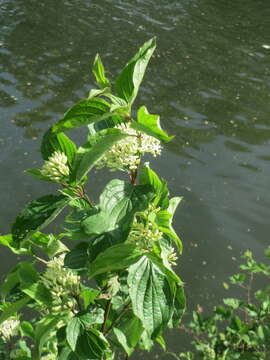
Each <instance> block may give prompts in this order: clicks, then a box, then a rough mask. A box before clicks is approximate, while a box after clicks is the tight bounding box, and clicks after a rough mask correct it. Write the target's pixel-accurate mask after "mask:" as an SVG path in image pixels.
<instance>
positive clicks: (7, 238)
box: [0, 234, 29, 255]
mask: <svg viewBox="0 0 270 360" xmlns="http://www.w3.org/2000/svg"><path fill="white" fill-rule="evenodd" d="M0 244H1V245H3V246H7V247H8V248H9V249H10V250H11V251H12V252H13V253H14V254H18V255H25V254H29V247H28V245H29V244H25V247H22V246H21V247H20V248H19V249H17V248H16V247H15V245H16V244H14V241H13V236H12V234H7V235H3V236H0Z"/></svg>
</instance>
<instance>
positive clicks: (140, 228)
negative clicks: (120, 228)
mask: <svg viewBox="0 0 270 360" xmlns="http://www.w3.org/2000/svg"><path fill="white" fill-rule="evenodd" d="M161 237H162V232H161V231H159V230H158V229H157V228H156V227H154V226H153V224H152V223H151V222H149V223H148V225H147V227H146V226H145V225H144V224H143V223H141V222H138V221H137V219H135V220H134V222H133V224H132V228H131V231H130V233H129V236H128V241H131V242H135V243H136V244H138V245H139V244H144V245H146V246H147V247H148V246H149V245H151V244H152V243H154V242H155V241H158V240H160V238H161Z"/></svg>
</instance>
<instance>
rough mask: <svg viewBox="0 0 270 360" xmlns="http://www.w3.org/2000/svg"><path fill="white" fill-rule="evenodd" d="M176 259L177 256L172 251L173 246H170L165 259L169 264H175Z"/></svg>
mask: <svg viewBox="0 0 270 360" xmlns="http://www.w3.org/2000/svg"><path fill="white" fill-rule="evenodd" d="M177 259H178V256H177V255H176V252H175V251H174V248H171V249H170V251H169V252H168V253H167V260H168V262H169V264H170V265H174V266H175V265H177V262H176V261H177Z"/></svg>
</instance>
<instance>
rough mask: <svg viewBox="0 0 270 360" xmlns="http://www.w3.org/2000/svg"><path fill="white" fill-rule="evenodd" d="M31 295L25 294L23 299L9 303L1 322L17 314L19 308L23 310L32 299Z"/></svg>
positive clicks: (0, 316) (0, 319)
mask: <svg viewBox="0 0 270 360" xmlns="http://www.w3.org/2000/svg"><path fill="white" fill-rule="evenodd" d="M30 300H31V299H30V297H28V296H25V297H23V298H22V299H20V300H18V301H15V302H13V303H12V304H10V305H8V306H7V307H6V308H5V310H4V311H3V312H2V313H1V315H0V324H2V322H4V321H5V320H7V319H8V318H9V317H10V316H12V315H14V314H16V313H17V312H18V311H19V310H21V309H22V308H23V307H24V306H25V305H26V304H27V303H29V301H30Z"/></svg>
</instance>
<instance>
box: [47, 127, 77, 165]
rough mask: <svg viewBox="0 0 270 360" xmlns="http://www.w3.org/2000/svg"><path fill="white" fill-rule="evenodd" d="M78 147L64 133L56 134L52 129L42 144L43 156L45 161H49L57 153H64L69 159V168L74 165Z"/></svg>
mask: <svg viewBox="0 0 270 360" xmlns="http://www.w3.org/2000/svg"><path fill="white" fill-rule="evenodd" d="M76 150H77V148H76V145H75V144H74V142H73V141H71V140H70V139H69V138H68V137H67V136H66V135H65V134H64V133H55V132H53V131H52V128H50V129H49V130H48V131H46V133H45V134H44V136H43V138H42V143H41V148H40V151H41V155H42V157H43V159H44V160H48V158H49V157H50V156H52V154H53V153H54V152H55V151H60V152H61V153H64V154H65V155H66V156H67V158H68V164H69V166H71V165H72V162H73V160H74V157H75V154H76Z"/></svg>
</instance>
